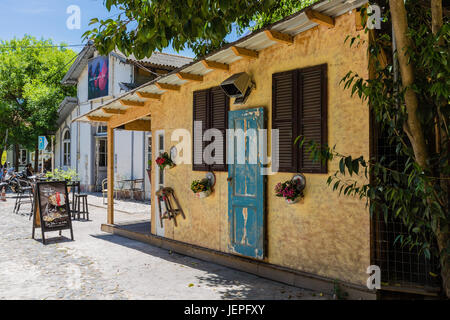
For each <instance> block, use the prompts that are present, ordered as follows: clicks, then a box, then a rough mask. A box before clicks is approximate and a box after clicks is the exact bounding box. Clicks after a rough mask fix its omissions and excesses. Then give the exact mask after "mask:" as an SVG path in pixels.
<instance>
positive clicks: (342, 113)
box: [150, 13, 370, 284]
mask: <svg viewBox="0 0 450 320" xmlns="http://www.w3.org/2000/svg"><path fill="white" fill-rule="evenodd" d="M355 34H357V31H356V29H355V17H354V14H353V13H352V14H345V15H343V16H341V17H338V18H337V19H336V26H335V27H334V28H332V29H328V28H327V27H323V26H319V27H316V28H314V29H311V30H309V31H306V32H304V33H302V34H301V35H299V36H297V37H296V38H295V41H294V44H293V45H284V44H277V45H274V46H272V47H269V48H267V49H265V50H263V51H261V52H260V53H259V58H258V59H256V60H246V59H243V60H240V61H238V62H236V63H234V64H232V65H231V66H230V70H229V72H224V71H213V72H211V73H209V74H208V75H206V76H205V77H204V81H203V82H202V83H189V84H186V85H184V86H182V88H181V90H180V92H171V93H167V94H165V95H164V96H163V97H162V100H161V102H150V108H151V117H152V132H156V130H165V134H166V140H165V144H166V148H165V149H166V151H169V149H170V147H171V146H173V145H176V144H177V142H176V141H170V140H171V139H170V138H171V134H172V132H173V130H174V129H177V128H185V129H188V130H190V131H192V101H193V97H192V92H193V91H195V90H200V89H205V88H210V87H213V86H217V85H219V84H220V82H222V81H223V80H225V79H226V78H227V77H229V76H231V75H232V74H234V73H237V72H242V71H245V72H247V73H249V74H250V75H251V76H252V77H253V79H254V81H255V82H256V87H257V89H256V90H255V91H253V92H252V94H251V96H250V98H249V99H248V102H247V103H246V105H245V106H242V107H239V108H254V107H264V108H265V109H266V113H267V114H268V128H269V129H270V128H271V99H272V83H271V82H272V81H271V80H272V74H273V73H276V72H281V71H286V70H292V69H295V68H302V67H308V66H314V65H318V64H323V63H327V65H328V142H329V145H331V146H333V145H336V148H337V150H338V151H341V152H343V153H346V154H352V155H354V156H359V155H363V156H364V157H368V155H369V114H368V109H367V107H366V106H365V105H363V104H362V103H361V101H360V100H359V99H357V98H350V92H349V91H348V90H347V91H344V90H343V86H342V85H340V84H339V82H340V80H341V78H342V77H343V76H344V75H345V74H346V73H347V72H348V71H349V70H353V71H355V72H357V73H358V74H359V75H361V76H364V77H367V74H368V68H367V65H368V64H367V57H366V47H365V46H361V47H360V48H358V49H356V48H349V45H348V43H347V44H344V39H345V38H346V36H347V35H355ZM360 35H361V37H362V38H363V39H365V35H364V33H363V32H360ZM231 109H232V110H235V109H237V108H236V107H235V106H233V105H232V106H231ZM153 137H155V135H153ZM153 145H154V146H155V141H154V142H153ZM154 156H156V152H154ZM153 165H155V164H154V162H153ZM154 169H155V167H154ZM337 169H338V163H337V162H332V163H330V164H329V174H333V173H334V172H335V171H336V170H337ZM165 174H166V186H170V187H172V188H174V190H175V193H176V196H177V197H178V199H179V201H180V203H181V206H182V207H183V210H184V212H185V214H186V219H185V220H183V219H182V218H181V217H179V218H178V219H177V221H178V226H177V227H175V226H174V225H173V223H172V222H169V221H165V235H166V237H168V238H172V239H176V240H180V241H184V242H188V243H191V244H196V245H200V246H203V247H207V248H212V249H215V250H221V251H225V252H229V249H228V213H227V206H228V183H227V181H226V178H227V173H225V172H217V173H216V179H217V183H216V186H215V192H214V193H213V194H212V195H211V196H210V197H208V198H205V199H202V200H196V199H194V198H193V195H192V192H191V190H190V183H191V181H192V180H194V179H201V178H204V176H205V173H204V172H194V171H192V166H191V165H178V166H177V167H175V168H173V169H171V170H166V173H165ZM329 174H305V176H306V179H307V188H306V190H305V198H304V199H303V200H302V201H301V202H299V203H297V204H294V205H287V204H286V203H285V202H284V200H283V199H281V198H277V197H275V196H274V192H273V189H274V187H275V185H276V183H277V182H280V181H285V180H287V179H290V178H291V177H292V176H293V174H292V173H279V174H275V175H273V176H270V177H269V179H268V185H267V193H268V195H267V219H266V223H267V232H268V234H267V238H268V247H267V258H266V259H265V260H266V261H267V262H269V263H272V264H276V265H281V266H285V267H289V268H293V269H297V270H302V271H306V272H310V273H314V274H318V275H322V276H326V277H330V278H333V279H339V280H343V281H349V282H353V283H357V284H364V283H365V281H366V278H367V275H366V274H365V270H366V268H367V267H368V266H369V264H370V246H369V243H370V225H369V213H368V211H367V209H366V208H365V203H364V202H363V201H359V200H357V199H353V198H348V197H345V196H341V197H339V196H338V193H337V192H333V191H332V190H331V188H330V187H328V186H327V185H326V180H327V177H328V175H329ZM153 194H154V190H153ZM153 198H154V197H153ZM152 219H153V220H152V221H154V222H155V223H159V219H158V213H157V211H156V208H155V204H154V203H153V205H152ZM155 223H153V224H152V232H153V233H155Z"/></svg>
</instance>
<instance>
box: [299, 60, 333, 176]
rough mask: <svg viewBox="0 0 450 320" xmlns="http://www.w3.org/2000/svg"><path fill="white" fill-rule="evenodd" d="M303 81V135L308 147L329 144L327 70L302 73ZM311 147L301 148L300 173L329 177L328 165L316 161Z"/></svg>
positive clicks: (301, 104)
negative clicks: (322, 174)
mask: <svg viewBox="0 0 450 320" xmlns="http://www.w3.org/2000/svg"><path fill="white" fill-rule="evenodd" d="M299 72H300V78H299V79H300V80H299V82H300V83H299V84H300V85H299V89H300V90H299V111H298V123H299V124H300V126H299V134H301V135H302V136H303V137H304V140H305V143H306V142H309V141H315V142H316V143H317V144H321V145H323V144H326V143H327V142H328V140H327V135H328V129H327V66H326V65H319V66H315V67H311V68H305V69H301V70H300V71H299ZM307 148H308V147H307V146H306V145H305V146H303V147H302V148H300V152H299V158H298V168H299V171H300V172H309V173H326V172H327V164H326V163H322V162H319V161H313V160H312V159H311V157H310V153H309V152H307Z"/></svg>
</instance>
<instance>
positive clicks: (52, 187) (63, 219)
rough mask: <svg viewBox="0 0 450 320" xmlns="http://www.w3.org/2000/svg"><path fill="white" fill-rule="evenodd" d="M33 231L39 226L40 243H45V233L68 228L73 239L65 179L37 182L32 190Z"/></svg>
mask: <svg viewBox="0 0 450 320" xmlns="http://www.w3.org/2000/svg"><path fill="white" fill-rule="evenodd" d="M34 194H35V197H34V199H35V202H34V212H33V232H32V236H31V237H32V238H33V239H34V233H35V229H36V228H39V227H40V228H41V231H42V243H43V244H46V239H45V233H46V232H49V231H59V234H60V235H61V231H62V230H66V229H68V230H70V237H71V239H72V240H73V229H72V219H71V218H70V207H69V193H68V192H67V183H66V182H65V181H51V182H47V181H46V182H38V183H37V184H36V186H35V190H34Z"/></svg>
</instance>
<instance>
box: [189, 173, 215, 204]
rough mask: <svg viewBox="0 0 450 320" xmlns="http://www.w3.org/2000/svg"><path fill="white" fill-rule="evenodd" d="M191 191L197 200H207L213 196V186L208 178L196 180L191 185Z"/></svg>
mask: <svg viewBox="0 0 450 320" xmlns="http://www.w3.org/2000/svg"><path fill="white" fill-rule="evenodd" d="M191 190H192V192H194V197H196V198H197V199H202V198H206V197H208V196H209V195H210V194H211V191H212V190H211V184H210V182H209V180H208V179H207V178H205V179H202V180H194V181H192V183H191Z"/></svg>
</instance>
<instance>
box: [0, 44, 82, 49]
mask: <svg viewBox="0 0 450 320" xmlns="http://www.w3.org/2000/svg"><path fill="white" fill-rule="evenodd" d="M84 46H86V44H60V45H51V46H50V45H48V46H38V45H33V46H4V45H2V44H0V48H5V49H30V48H37V49H42V48H65V47H84Z"/></svg>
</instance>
